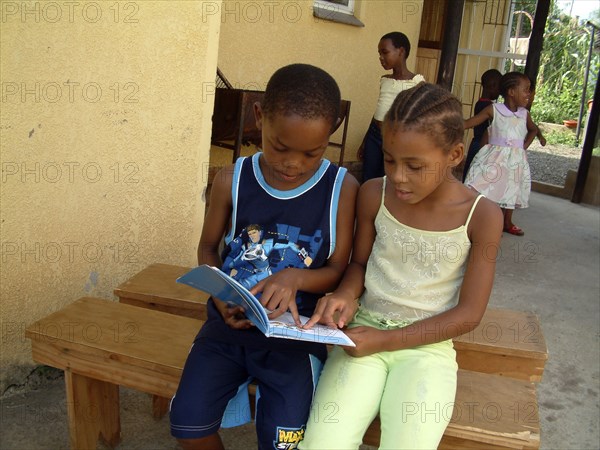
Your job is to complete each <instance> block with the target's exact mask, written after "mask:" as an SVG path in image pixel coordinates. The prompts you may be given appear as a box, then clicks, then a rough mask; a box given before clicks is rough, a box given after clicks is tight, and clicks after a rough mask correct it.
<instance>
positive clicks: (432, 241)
mask: <svg viewBox="0 0 600 450" xmlns="http://www.w3.org/2000/svg"><path fill="white" fill-rule="evenodd" d="M463 132H464V130H463V120H462V113H461V104H460V102H459V101H458V100H457V99H456V98H455V97H453V96H452V95H451V94H450V93H449V92H448V91H446V90H444V89H443V88H441V87H438V86H435V85H432V84H427V83H420V84H419V85H417V86H416V87H414V88H412V89H410V90H408V91H404V92H402V93H400V95H398V97H397V98H396V100H395V101H394V103H393V105H392V107H391V109H390V111H389V112H388V113H387V115H386V116H385V120H384V123H383V154H384V163H385V173H386V176H385V177H384V178H378V179H374V180H371V181H369V182H367V183H365V184H363V185H362V187H361V189H360V191H359V198H358V204H357V225H356V226H357V228H356V234H355V240H354V250H353V252H352V259H351V261H350V265H349V266H348V268H347V270H346V272H345V275H344V278H343V279H342V281H341V283H340V285H339V287H338V288H337V289H336V290H335V291H334V292H333V293H332V294H331V295H329V296H327V297H323V298H321V299H320V300H319V303H318V305H317V308H316V310H315V314H314V315H313V316H312V317H311V319H310V320H309V322H307V324H306V326H308V327H310V326H311V325H312V324H314V323H316V322H322V323H328V324H331V325H334V326H337V327H343V326H344V325H346V323H347V322H348V320H349V319H351V318H352V317H353V316H354V313H355V312H356V310H357V308H358V313H357V314H356V317H355V318H354V319H353V320H352V322H351V323H350V325H349V329H348V330H346V333H347V334H348V336H349V337H350V338H351V339H352V340H353V341H354V342H355V343H356V348H350V347H344V348H342V347H335V348H334V349H333V351H332V352H331V353H330V355H329V357H328V359H327V362H326V363H325V367H324V369H323V373H322V375H321V378H320V380H319V383H318V385H317V391H316V397H315V399H314V403H313V406H312V409H311V417H310V418H309V420H308V425H307V430H306V435H305V436H306V437H305V440H304V441H303V442H302V443H301V444H300V448H302V449H333V448H335V449H340V448H343V449H351V448H355V449H356V448H358V446H359V445H360V443H361V442H362V437H363V434H364V432H365V430H366V429H367V427H368V426H369V425H370V423H371V421H372V420H373V419H374V418H375V416H377V414H379V416H380V419H381V443H380V445H381V447H380V448H388V449H389V448H394V449H398V448H410V449H415V448H437V446H438V443H439V441H440V439H441V437H442V435H443V433H444V430H445V428H446V425H447V423H448V421H449V418H450V417H448V416H450V415H451V414H448V405H452V402H453V401H454V396H455V392H456V373H457V364H456V360H455V356H456V354H455V351H454V348H453V345H452V340H451V339H452V338H453V337H455V336H458V335H460V334H463V333H467V332H469V331H470V330H472V329H474V328H475V327H476V326H477V324H478V323H479V321H480V320H481V317H482V315H483V313H484V311H485V308H486V306H487V302H488V298H489V296H490V291H491V289H492V283H493V279H494V269H495V260H496V258H495V256H496V249H497V248H498V243H499V241H500V236H501V234H502V215H501V213H500V209H499V208H498V207H497V206H496V205H495V204H494V203H493V202H491V201H489V200H487V199H485V198H483V196H482V195H477V194H476V193H475V192H473V191H472V190H470V189H468V188H467V187H466V186H464V185H463V184H462V183H461V182H460V181H459V180H457V179H456V178H454V176H453V175H452V169H453V168H454V167H456V166H457V165H458V164H459V163H460V162H461V160H462V158H463V153H464V146H463V143H462V139H463ZM467 260H468V264H467ZM359 297H360V298H359ZM357 298H359V301H358V303H359V304H360V306H358V304H357V301H356V299H357ZM334 314H335V316H334ZM334 317H335V318H334ZM450 409H451V406H450ZM432 411H438V413H437V414H435V413H433V414H432V413H431V412H432ZM443 411H446V412H445V413H443ZM325 419H327V420H325Z"/></svg>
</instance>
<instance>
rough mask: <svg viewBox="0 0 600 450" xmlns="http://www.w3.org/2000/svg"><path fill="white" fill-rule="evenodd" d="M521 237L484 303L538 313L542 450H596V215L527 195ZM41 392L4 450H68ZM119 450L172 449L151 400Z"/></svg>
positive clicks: (235, 437)
mask: <svg viewBox="0 0 600 450" xmlns="http://www.w3.org/2000/svg"><path fill="white" fill-rule="evenodd" d="M514 220H515V222H516V223H517V224H518V225H520V226H521V227H523V229H524V230H525V232H526V235H525V236H524V237H521V238H519V237H516V236H509V235H506V234H505V235H504V237H503V239H502V255H501V257H500V258H499V261H498V271H497V272H498V275H497V280H496V284H495V287H494V291H493V293H492V299H491V304H492V305H494V306H499V307H507V308H511V309H520V310H530V311H533V312H535V313H536V314H537V315H538V316H539V317H540V321H541V324H542V328H543V332H544V335H545V337H546V341H547V344H548V348H549V353H550V356H549V360H548V363H547V365H546V371H545V374H544V379H543V380H542V382H541V383H540V384H539V387H538V400H539V410H540V419H541V427H542V443H541V448H542V449H544V450H545V449H557V450H558V449H599V448H600V431H599V430H600V411H599V399H598V394H599V392H600V373H599V372H600V303H599V297H600V281H599V276H598V274H599V273H600V240H599V235H600V210H599V209H598V208H594V207H588V206H585V205H576V204H573V203H570V202H568V201H566V200H561V199H557V198H554V197H549V196H545V195H542V194H538V193H535V192H534V193H532V199H531V205H530V208H529V209H527V210H524V211H517V212H516V213H515V215H514ZM38 375H39V376H38V378H42V379H44V381H43V382H42V383H40V386H39V389H37V390H29V391H27V392H24V393H17V394H13V395H10V396H5V397H4V398H2V416H1V421H2V423H1V426H2V434H1V437H0V448H1V449H2V450H33V449H64V448H68V429H67V418H66V412H65V395H64V388H63V384H62V380H61V379H60V378H58V379H55V380H53V381H48V380H46V378H48V377H50V378H52V375H53V372H50V373H49V374H38ZM122 435H123V442H122V444H121V445H120V446H119V448H120V449H176V448H177V445H176V444H175V442H174V441H173V439H171V437H170V436H169V432H168V421H167V420H166V419H163V420H161V421H155V420H153V419H152V418H151V417H150V398H149V396H147V395H145V394H140V393H137V392H134V391H131V390H123V391H122ZM223 436H224V441H225V443H226V447H227V448H228V449H231V450H238V449H239V450H241V449H244V450H246V449H251V448H256V440H255V438H254V434H253V431H252V428H251V427H250V426H247V427H242V428H239V429H236V430H228V431H226V432H224V433H223Z"/></svg>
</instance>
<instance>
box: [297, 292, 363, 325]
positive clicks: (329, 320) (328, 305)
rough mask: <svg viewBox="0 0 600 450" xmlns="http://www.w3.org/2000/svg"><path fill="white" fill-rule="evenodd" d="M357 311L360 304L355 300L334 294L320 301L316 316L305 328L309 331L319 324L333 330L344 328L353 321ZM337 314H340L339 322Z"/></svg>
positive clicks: (313, 316)
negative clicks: (336, 318) (336, 317)
mask: <svg viewBox="0 0 600 450" xmlns="http://www.w3.org/2000/svg"><path fill="white" fill-rule="evenodd" d="M357 309H358V302H357V301H356V300H355V299H353V298H349V297H347V296H344V295H340V294H336V293H335V292H334V293H333V294H331V295H326V296H325V297H321V298H320V299H319V303H317V307H316V308H315V312H314V314H313V315H312V317H311V318H310V319H309V321H308V322H306V323H305V324H304V328H306V329H309V328H311V327H312V326H313V325H314V324H315V323H317V322H320V323H322V324H325V325H327V326H329V327H332V328H343V327H344V326H346V324H347V323H348V322H349V321H350V320H352V318H353V317H354V314H356V310H357ZM336 313H339V317H338V320H337V322H336V320H335V317H334V315H335V314H336Z"/></svg>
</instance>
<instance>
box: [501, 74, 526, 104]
mask: <svg viewBox="0 0 600 450" xmlns="http://www.w3.org/2000/svg"><path fill="white" fill-rule="evenodd" d="M521 80H527V81H529V77H528V76H527V75H525V74H524V73H521V72H508V73H505V74H504V75H502V78H501V79H500V95H502V97H504V99H505V100H506V96H507V95H508V91H509V90H510V89H513V88H515V87H517V86H518V85H519V82H520V81H521Z"/></svg>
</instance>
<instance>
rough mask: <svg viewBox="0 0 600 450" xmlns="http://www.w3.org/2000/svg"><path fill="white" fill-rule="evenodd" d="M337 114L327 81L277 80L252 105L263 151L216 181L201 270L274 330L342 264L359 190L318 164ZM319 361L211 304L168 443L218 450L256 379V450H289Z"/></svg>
mask: <svg viewBox="0 0 600 450" xmlns="http://www.w3.org/2000/svg"><path fill="white" fill-rule="evenodd" d="M339 108H340V91H339V88H338V86H337V83H336V82H335V80H334V79H333V78H332V77H331V76H330V75H329V74H327V73H326V72H324V71H323V70H321V69H319V68H317V67H314V66H310V65H306V64H293V65H290V66H286V67H283V68H281V69H279V70H278V71H276V72H275V74H273V76H272V77H271V79H270V80H269V82H268V84H267V88H266V91H265V96H264V100H263V102H262V103H261V104H258V103H257V104H255V105H254V109H255V115H256V123H257V127H258V128H259V129H260V130H261V133H262V151H261V152H260V153H256V154H255V155H253V156H251V157H247V158H240V159H238V161H237V162H236V163H235V165H233V166H230V167H226V168H224V169H223V170H221V171H220V172H219V173H218V174H217V175H216V177H215V181H214V184H213V188H212V191H211V200H210V205H209V208H208V212H207V215H206V218H205V220H204V227H203V230H202V235H201V237H200V245H199V247H198V263H199V264H209V265H211V266H216V267H220V268H221V270H223V271H224V272H226V273H228V274H230V275H231V276H233V277H234V278H236V279H237V280H238V281H239V282H240V283H242V284H244V285H246V286H248V287H249V288H250V290H251V292H252V293H253V294H254V295H259V294H260V301H261V303H262V304H263V306H265V308H266V309H268V310H270V311H271V313H270V314H269V317H270V318H271V319H274V318H276V317H278V316H280V315H281V314H283V313H284V312H286V311H288V310H289V311H290V313H291V314H292V316H293V317H294V318H295V320H296V321H297V322H299V318H298V315H299V314H302V315H305V316H311V315H312V314H313V312H314V309H315V306H316V304H317V301H318V299H319V297H321V296H322V295H323V294H324V293H326V292H331V291H333V290H334V289H335V287H336V286H337V284H338V282H339V280H340V279H341V277H342V275H343V273H344V270H345V269H346V266H347V265H348V260H349V257H350V251H351V247H352V235H353V231H354V207H355V199H356V194H357V191H358V182H357V181H356V179H355V178H354V177H352V176H351V175H349V174H347V172H346V169H344V168H339V167H336V166H335V165H334V164H331V163H330V162H329V161H327V160H324V159H322V157H323V154H324V152H325V150H326V149H327V145H328V142H329V137H330V135H331V132H332V130H333V129H334V127H335V125H336V124H337V122H338V120H339ZM223 238H224V241H225V249H224V250H223V252H222V253H221V254H220V255H219V246H220V243H221V240H222V239H223ZM326 355H327V349H326V347H325V345H324V344H319V343H316V342H306V341H293V340H289V339H277V338H267V337H266V336H264V335H263V334H262V333H261V332H260V331H259V330H257V329H256V327H253V326H252V325H251V323H250V321H249V320H248V319H247V318H246V317H245V316H244V310H243V309H242V308H241V307H230V306H228V305H227V304H226V303H224V302H223V301H221V300H219V299H217V298H212V299H211V300H210V301H209V302H208V319H207V321H206V323H205V324H204V325H203V327H202V329H201V330H200V332H199V333H198V336H197V337H196V339H195V341H194V344H193V345H192V348H191V350H190V353H189V355H188V358H187V361H186V363H185V367H184V369H183V374H182V377H181V381H180V383H179V387H178V390H177V393H176V395H175V396H174V397H173V400H172V402H171V417H170V419H171V433H172V434H173V436H175V437H176V438H177V439H178V441H179V443H180V444H181V446H182V447H183V448H184V449H211V450H219V449H223V444H222V442H221V439H220V437H219V434H218V430H219V428H220V427H221V426H226V425H228V426H232V425H233V423H232V422H235V423H236V424H241V423H244V421H246V418H247V415H249V411H250V409H249V407H248V403H247V401H248V399H247V393H248V390H247V383H248V382H249V380H255V381H256V384H257V386H258V387H257V395H256V398H257V404H256V411H255V418H256V432H257V437H258V445H259V449H267V448H270V449H272V448H291V447H289V445H292V444H294V445H296V444H297V443H298V442H299V441H300V440H302V438H303V437H304V430H305V427H306V422H307V419H308V414H309V409H310V405H311V402H312V397H313V393H314V390H315V386H316V382H317V379H318V377H319V374H320V369H321V365H322V363H323V362H324V360H325V358H326ZM243 396H245V399H243V398H242V397H243ZM244 401H245V403H244ZM246 413H247V414H246ZM238 419H239V420H238ZM228 422H229V423H228Z"/></svg>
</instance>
